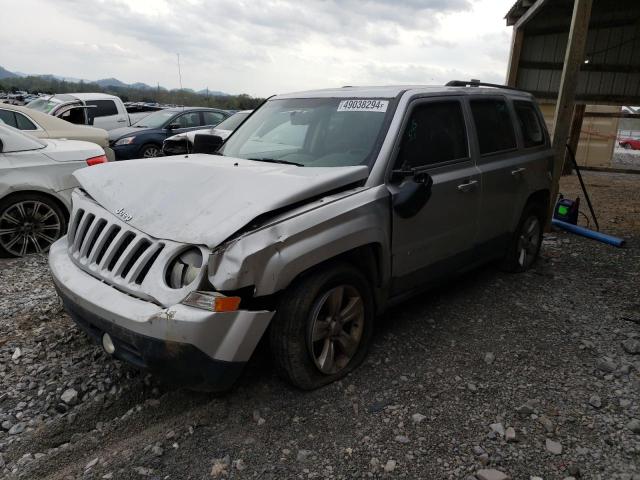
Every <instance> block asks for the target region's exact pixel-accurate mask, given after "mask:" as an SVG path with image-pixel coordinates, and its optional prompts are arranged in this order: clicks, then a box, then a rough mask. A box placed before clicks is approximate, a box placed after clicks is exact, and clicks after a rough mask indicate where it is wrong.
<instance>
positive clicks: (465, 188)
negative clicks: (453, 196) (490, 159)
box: [458, 180, 478, 193]
mask: <svg viewBox="0 0 640 480" xmlns="http://www.w3.org/2000/svg"><path fill="white" fill-rule="evenodd" d="M477 186H478V181H477V180H470V181H469V182H467V183H463V184H462V185H458V190H459V191H461V192H463V193H466V192H470V191H472V190H475V189H476V188H477Z"/></svg>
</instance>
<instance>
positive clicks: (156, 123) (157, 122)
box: [133, 110, 176, 128]
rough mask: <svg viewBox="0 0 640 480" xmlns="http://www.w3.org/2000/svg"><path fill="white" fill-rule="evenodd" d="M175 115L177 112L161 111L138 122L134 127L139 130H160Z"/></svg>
mask: <svg viewBox="0 0 640 480" xmlns="http://www.w3.org/2000/svg"><path fill="white" fill-rule="evenodd" d="M175 114H176V112H169V111H167V110H161V111H159V112H155V113H152V114H150V115H147V116H146V117H144V118H142V119H140V120H138V121H137V122H136V123H134V124H133V126H134V127H138V128H160V127H163V126H164V124H165V123H167V121H168V120H169V119H170V118H171V117H173V116H174V115H175Z"/></svg>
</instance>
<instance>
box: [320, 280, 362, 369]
mask: <svg viewBox="0 0 640 480" xmlns="http://www.w3.org/2000/svg"><path fill="white" fill-rule="evenodd" d="M364 321H365V309H364V302H363V300H362V297H361V295H360V293H359V292H358V290H357V289H356V288H354V287H352V286H350V285H341V286H338V287H335V288H332V289H331V290H329V291H328V292H326V293H325V294H324V295H323V296H322V297H320V299H319V300H318V301H317V302H316V305H315V307H314V309H313V312H312V320H311V325H310V331H309V332H310V333H309V340H308V346H309V351H310V353H311V356H312V357H313V361H314V363H315V365H316V367H317V368H318V369H319V370H320V371H321V372H322V373H324V374H327V375H332V374H335V373H338V372H340V371H341V370H342V369H344V368H345V367H346V366H347V365H348V364H349V362H350V361H351V359H352V358H353V357H354V355H355V354H356V352H357V351H358V347H359V346H360V340H361V339H362V333H363V330H364Z"/></svg>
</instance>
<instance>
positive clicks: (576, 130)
mask: <svg viewBox="0 0 640 480" xmlns="http://www.w3.org/2000/svg"><path fill="white" fill-rule="evenodd" d="M586 108H587V106H586V105H585V104H584V103H579V104H577V105H576V106H575V107H574V108H573V120H572V121H571V133H570V134H569V141H568V142H567V143H568V144H569V147H571V150H572V151H573V153H575V154H576V156H577V155H578V144H579V143H580V132H581V131H582V121H583V119H584V111H585V110H586ZM568 158H569V152H566V151H565V156H564V168H563V169H562V175H571V172H572V171H573V164H572V163H571V162H567V160H568Z"/></svg>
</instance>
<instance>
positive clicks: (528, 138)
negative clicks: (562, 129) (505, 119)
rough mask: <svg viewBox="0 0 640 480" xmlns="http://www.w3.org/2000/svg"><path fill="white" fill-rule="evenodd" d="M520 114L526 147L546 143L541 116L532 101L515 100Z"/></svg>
mask: <svg viewBox="0 0 640 480" xmlns="http://www.w3.org/2000/svg"><path fill="white" fill-rule="evenodd" d="M513 106H514V107H515V109H516V115H517V116H518V123H519V124H520V130H522V138H523V140H524V147H525V148H531V147H537V146H538V145H542V144H544V141H545V139H544V130H543V129H542V124H541V123H540V116H539V115H538V112H537V110H536V107H535V106H534V105H533V104H532V103H531V102H525V101H522V100H518V101H515V102H513Z"/></svg>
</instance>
